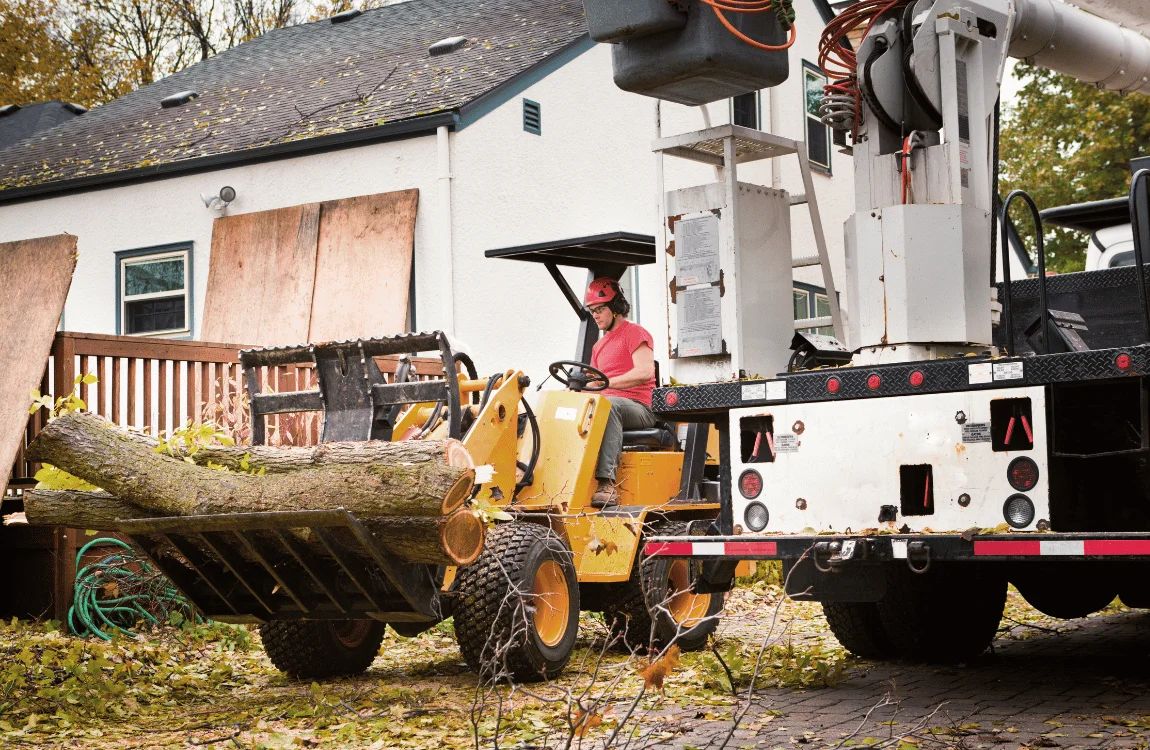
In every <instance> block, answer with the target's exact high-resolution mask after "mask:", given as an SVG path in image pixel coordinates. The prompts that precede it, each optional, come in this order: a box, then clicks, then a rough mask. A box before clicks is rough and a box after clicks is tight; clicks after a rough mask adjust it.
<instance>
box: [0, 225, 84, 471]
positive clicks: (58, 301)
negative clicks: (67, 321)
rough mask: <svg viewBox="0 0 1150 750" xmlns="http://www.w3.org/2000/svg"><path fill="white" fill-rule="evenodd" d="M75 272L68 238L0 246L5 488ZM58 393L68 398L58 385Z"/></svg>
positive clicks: (0, 420)
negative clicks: (30, 394)
mask: <svg viewBox="0 0 1150 750" xmlns="http://www.w3.org/2000/svg"><path fill="white" fill-rule="evenodd" d="M75 269H76V238H75V237H74V236H73V235H70V234H58V235H55V236H52V237H41V238H39V239H33V240H20V241H19V242H5V243H0V279H3V280H4V288H3V291H2V292H0V362H3V363H4V367H3V368H0V466H3V467H4V484H5V485H7V483H8V474H9V473H10V472H11V470H12V462H13V461H14V460H15V459H16V453H17V452H18V451H19V450H20V445H21V442H22V440H23V436H24V429H25V427H26V426H27V424H28V406H29V404H31V403H32V399H31V397H30V396H29V393H30V391H31V390H32V389H33V388H38V387H39V386H40V379H41V378H42V377H43V376H44V367H45V365H46V364H47V362H48V354H49V352H51V350H52V339H53V338H54V337H55V335H56V328H57V326H58V325H59V324H60V315H61V314H62V313H63V312H64V300H65V299H67V297H68V288H69V287H70V286H71V285H72V272H73V271H74V270H75ZM57 391H58V392H59V393H67V392H68V391H67V389H66V388H63V387H61V386H60V385H57ZM0 486H2V485H0Z"/></svg>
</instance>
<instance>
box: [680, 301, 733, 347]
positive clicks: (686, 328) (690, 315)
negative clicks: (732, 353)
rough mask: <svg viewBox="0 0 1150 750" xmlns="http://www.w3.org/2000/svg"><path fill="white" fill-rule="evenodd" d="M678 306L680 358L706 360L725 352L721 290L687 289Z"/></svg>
mask: <svg viewBox="0 0 1150 750" xmlns="http://www.w3.org/2000/svg"><path fill="white" fill-rule="evenodd" d="M678 298H679V299H678V304H676V305H675V307H676V308H677V310H676V313H677V315H676V318H677V320H678V323H679V346H678V350H679V351H678V354H679V356H680V357H705V356H707V355H710V354H722V352H723V319H722V315H721V313H720V305H721V299H720V295H719V287H717V286H708V287H704V288H702V289H687V290H684V291H681V292H679V293H678Z"/></svg>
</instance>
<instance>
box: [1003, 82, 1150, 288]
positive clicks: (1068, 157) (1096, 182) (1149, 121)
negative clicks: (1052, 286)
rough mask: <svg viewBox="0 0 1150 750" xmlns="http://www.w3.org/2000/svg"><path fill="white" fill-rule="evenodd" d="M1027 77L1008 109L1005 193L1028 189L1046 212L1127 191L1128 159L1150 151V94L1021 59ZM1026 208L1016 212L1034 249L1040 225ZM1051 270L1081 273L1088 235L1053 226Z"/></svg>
mask: <svg viewBox="0 0 1150 750" xmlns="http://www.w3.org/2000/svg"><path fill="white" fill-rule="evenodd" d="M1015 72H1016V74H1017V75H1019V76H1020V78H1021V79H1022V80H1023V81H1025V85H1024V86H1023V88H1022V90H1021V92H1020V94H1019V97H1018V102H1017V104H1015V105H1014V106H1011V107H1010V108H1009V109H1008V110H1007V111H1006V112H1004V113H1003V121H1002V135H1001V140H1000V156H1001V173H1002V176H1001V183H1000V191H1001V192H1002V195H1003V196H1004V197H1005V196H1006V194H1007V193H1008V192H1009V191H1010V190H1013V189H1015V188H1021V189H1023V190H1026V191H1027V192H1028V193H1030V195H1031V196H1032V197H1033V198H1034V201H1035V202H1036V203H1037V204H1038V207H1039V208H1040V209H1044V208H1051V207H1053V206H1063V205H1067V204H1070V203H1083V202H1085V201H1095V200H1104V199H1106V198H1116V197H1120V196H1123V195H1126V193H1127V191H1128V190H1129V188H1130V160H1131V159H1132V158H1134V157H1137V156H1146V155H1150V97H1148V96H1142V95H1139V94H1134V95H1130V96H1121V95H1119V94H1117V93H1114V92H1110V91H1102V90H1099V89H1096V88H1094V87H1093V86H1090V85H1088V84H1085V83H1079V82H1078V81H1075V80H1073V79H1071V78H1068V77H1066V76H1063V75H1059V74H1058V73H1053V72H1051V71H1049V70H1046V69H1044V68H1037V67H1032V66H1029V65H1023V64H1019V65H1018V67H1017V68H1016V69H1015ZM1025 214H1026V211H1025V208H1023V206H1021V205H1017V204H1016V205H1015V206H1014V207H1012V209H1011V215H1012V216H1013V217H1014V219H1015V221H1016V222H1017V224H1018V227H1019V230H1020V232H1021V233H1022V234H1023V236H1024V238H1025V241H1026V243H1027V247H1029V248H1031V253H1033V251H1034V250H1033V249H1034V247H1035V243H1034V229H1033V225H1032V224H1031V222H1030V220H1029V218H1023V217H1024V215H1025ZM1044 234H1045V240H1046V264H1047V268H1048V269H1049V270H1054V271H1059V272H1067V271H1080V270H1082V268H1083V265H1084V262H1085V260H1086V253H1085V247H1086V242H1087V238H1086V237H1085V236H1084V235H1082V234H1081V233H1079V232H1073V231H1070V230H1067V229H1057V228H1054V227H1048V228H1047V229H1046V231H1045V233H1044Z"/></svg>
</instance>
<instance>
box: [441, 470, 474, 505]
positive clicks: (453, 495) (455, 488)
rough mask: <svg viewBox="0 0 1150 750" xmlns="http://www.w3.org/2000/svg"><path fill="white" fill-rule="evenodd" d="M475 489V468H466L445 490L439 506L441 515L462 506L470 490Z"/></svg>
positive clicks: (469, 494)
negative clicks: (445, 492)
mask: <svg viewBox="0 0 1150 750" xmlns="http://www.w3.org/2000/svg"><path fill="white" fill-rule="evenodd" d="M474 489H475V469H467V470H466V471H464V472H463V473H462V474H460V475H459V479H457V480H456V481H455V484H453V485H451V488H450V489H449V490H447V494H446V495H444V496H443V504H442V505H440V506H439V512H440V514H442V515H445V516H446V515H450V514H452V513H454V512H455V511H457V510H459V509H460V508H461V507H463V504H464V503H465V502H467V499H468V498H469V497H471V491H472V490H474Z"/></svg>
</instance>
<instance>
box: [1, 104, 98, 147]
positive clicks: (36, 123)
mask: <svg viewBox="0 0 1150 750" xmlns="http://www.w3.org/2000/svg"><path fill="white" fill-rule="evenodd" d="M0 103H2V102H0ZM83 113H84V109H83V107H77V106H76V105H75V104H68V103H67V102H62V101H58V100H57V101H50V102H37V103H36V104H25V105H24V106H22V107H18V108H15V109H12V110H10V111H8V112H7V113H6V114H4V115H0V149H4V148H7V147H8V146H11V145H12V144H13V143H17V142H19V141H22V140H24V139H25V138H28V137H29V136H31V135H34V134H36V133H39V132H41V131H43V130H48V129H50V128H54V127H56V126H57V125H59V124H60V123H62V122H67V121H68V120H71V119H74V118H76V117H79V116H80V115H81V114H83Z"/></svg>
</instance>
